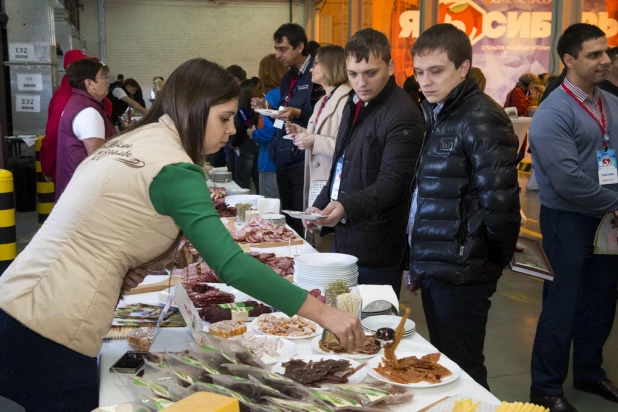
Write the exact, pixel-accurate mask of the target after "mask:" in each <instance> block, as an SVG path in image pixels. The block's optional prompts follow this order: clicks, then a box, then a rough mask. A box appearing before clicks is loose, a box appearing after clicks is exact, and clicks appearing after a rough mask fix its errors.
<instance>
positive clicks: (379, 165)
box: [313, 77, 424, 268]
mask: <svg viewBox="0 0 618 412" xmlns="http://www.w3.org/2000/svg"><path fill="white" fill-rule="evenodd" d="M354 96H355V94H354V92H353V91H352V92H351V93H350V97H349V98H348V102H347V104H346V106H345V108H344V110H343V116H342V119H341V126H340V127H339V133H338V134H337V144H336V146H335V154H334V156H333V166H332V169H331V172H330V178H329V180H328V182H327V184H326V185H325V186H324V188H323V189H322V192H321V193H320V195H319V196H318V198H317V199H316V200H315V202H314V204H313V205H314V206H315V207H317V208H319V209H324V208H325V207H326V206H327V205H328V203H330V186H331V182H332V181H333V177H334V174H335V169H336V167H337V160H338V159H339V158H340V157H341V155H343V154H344V153H345V161H344V166H343V172H342V177H341V185H340V186H339V196H338V201H339V202H340V203H341V204H342V205H343V207H344V208H345V211H346V215H347V221H346V222H345V223H339V224H338V225H337V226H336V227H335V243H336V245H335V246H336V250H337V252H339V253H347V254H350V255H354V256H356V257H357V258H358V264H359V265H360V266H366V267H374V268H380V267H388V266H393V265H397V264H399V263H400V261H401V258H402V257H403V256H405V254H404V249H405V243H406V242H405V229H406V222H407V216H408V205H409V202H410V184H411V183H412V178H413V176H414V167H415V165H416V160H417V158H418V155H419V152H420V149H421V144H422V141H423V134H424V122H423V116H422V115H421V112H420V110H419V108H418V105H416V104H415V103H414V102H412V100H411V99H410V97H408V95H407V94H406V93H405V92H404V91H403V90H401V89H400V88H399V87H398V86H397V84H396V83H395V78H394V77H391V79H390V80H389V82H388V84H387V85H386V87H385V88H384V90H382V91H381V92H380V93H379V94H378V95H377V96H376V97H375V98H374V99H373V100H372V101H371V102H369V104H368V105H367V106H364V107H363V108H362V109H361V111H360V113H359V115H358V118H357V120H356V123H354V125H352V120H353V118H354V113H355V109H356V103H355V102H354ZM322 230H323V234H324V233H325V232H328V231H332V229H331V228H324V229H322Z"/></svg>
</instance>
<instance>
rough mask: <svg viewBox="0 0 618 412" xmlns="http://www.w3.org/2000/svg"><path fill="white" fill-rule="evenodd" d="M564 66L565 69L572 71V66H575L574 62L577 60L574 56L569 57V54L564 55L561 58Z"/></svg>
mask: <svg viewBox="0 0 618 412" xmlns="http://www.w3.org/2000/svg"><path fill="white" fill-rule="evenodd" d="M562 60H563V62H564V65H565V66H566V67H568V68H569V69H572V68H573V66H574V65H575V60H577V59H576V58H575V57H574V56H571V55H570V54H568V53H567V54H565V55H564V57H563V58H562Z"/></svg>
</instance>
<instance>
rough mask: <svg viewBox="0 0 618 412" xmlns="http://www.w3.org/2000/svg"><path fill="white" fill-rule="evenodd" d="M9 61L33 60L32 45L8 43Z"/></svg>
mask: <svg viewBox="0 0 618 412" xmlns="http://www.w3.org/2000/svg"><path fill="white" fill-rule="evenodd" d="M9 60H10V61H22V62H26V61H32V60H34V44H32V43H10V44H9Z"/></svg>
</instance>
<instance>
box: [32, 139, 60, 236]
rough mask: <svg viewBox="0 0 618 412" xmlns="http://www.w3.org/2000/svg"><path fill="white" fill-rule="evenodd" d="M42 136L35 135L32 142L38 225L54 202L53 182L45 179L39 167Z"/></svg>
mask: <svg viewBox="0 0 618 412" xmlns="http://www.w3.org/2000/svg"><path fill="white" fill-rule="evenodd" d="M43 137H44V136H39V137H37V139H36V143H35V144H34V150H35V154H36V200H37V211H38V214H39V227H41V225H42V224H43V222H45V220H46V219H47V216H49V214H50V213H51V211H52V209H53V208H54V204H55V202H56V188H55V186H54V182H52V181H47V179H46V178H45V175H43V169H42V168H41V145H42V144H43Z"/></svg>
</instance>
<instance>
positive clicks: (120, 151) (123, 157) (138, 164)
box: [91, 137, 146, 169]
mask: <svg viewBox="0 0 618 412" xmlns="http://www.w3.org/2000/svg"><path fill="white" fill-rule="evenodd" d="M124 140H125V139H124V138H122V137H121V138H116V139H113V140H110V141H109V142H107V143H105V144H104V145H103V146H101V148H100V149H99V150H97V151H96V152H94V154H93V155H92V157H91V160H92V161H97V160H101V159H103V158H105V157H107V156H118V157H119V158H117V159H113V160H115V161H117V162H120V163H122V164H123V165H125V166H129V167H131V168H133V169H140V168H142V167H144V166H145V165H146V164H145V163H144V162H143V161H142V160H139V159H135V158H134V157H133V153H132V152H131V148H132V147H133V144H131V143H123V141H124Z"/></svg>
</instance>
